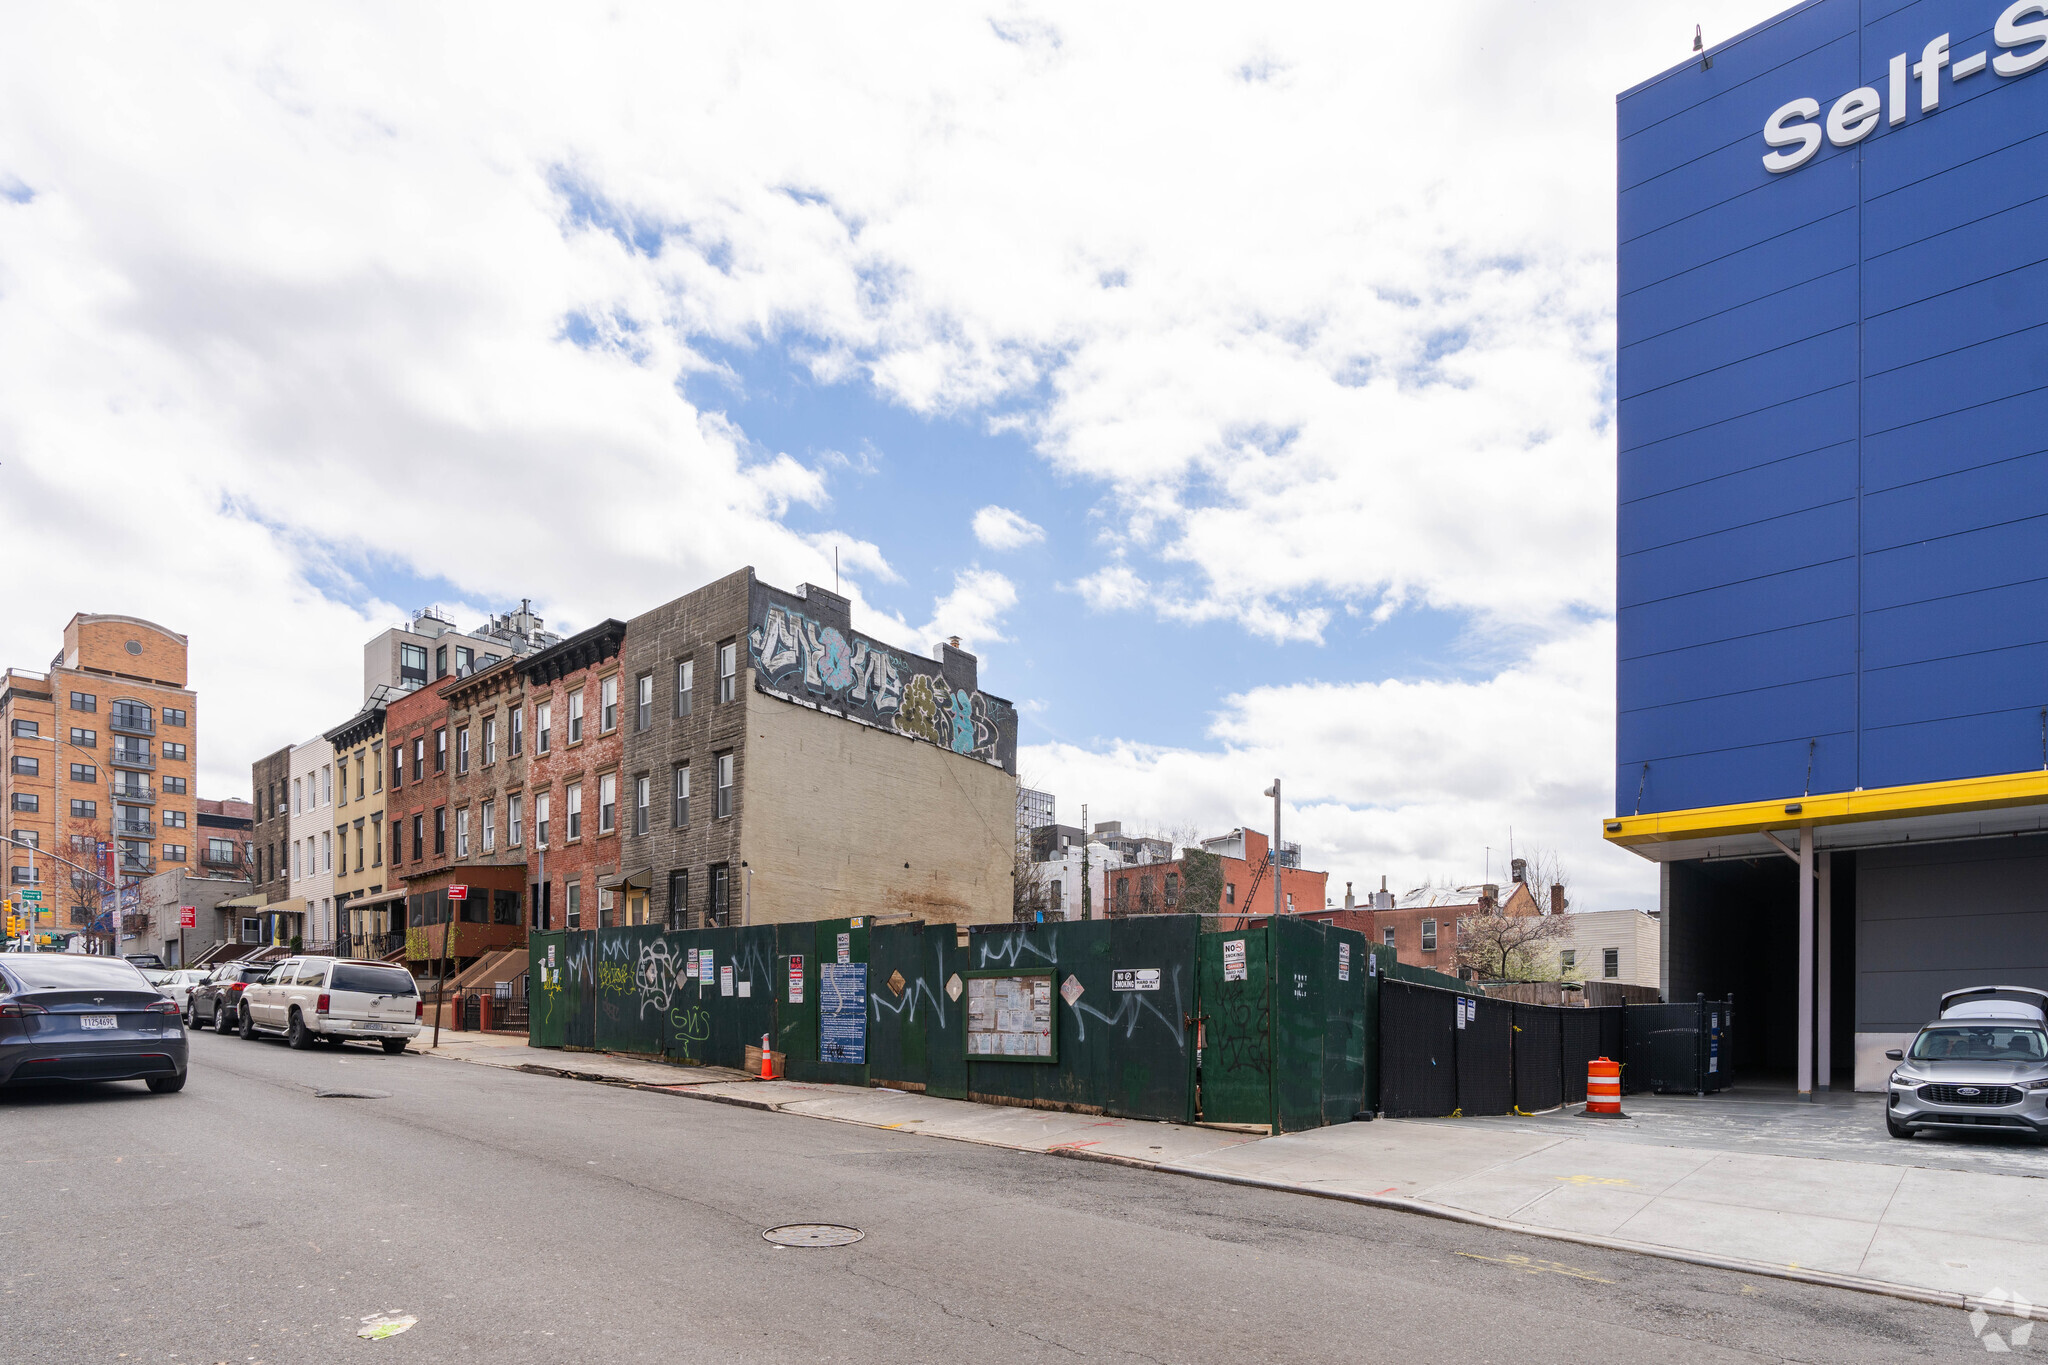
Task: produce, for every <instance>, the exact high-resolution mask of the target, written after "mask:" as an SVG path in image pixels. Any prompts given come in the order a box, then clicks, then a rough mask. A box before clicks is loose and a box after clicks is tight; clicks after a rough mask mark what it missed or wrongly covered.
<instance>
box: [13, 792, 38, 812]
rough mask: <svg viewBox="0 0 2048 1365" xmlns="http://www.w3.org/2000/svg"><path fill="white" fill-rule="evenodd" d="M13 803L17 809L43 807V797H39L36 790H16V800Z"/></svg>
mask: <svg viewBox="0 0 2048 1365" xmlns="http://www.w3.org/2000/svg"><path fill="white" fill-rule="evenodd" d="M12 805H13V808H14V809H15V810H41V809H42V804H41V798H39V797H38V796H37V795H36V794H35V793H34V792H16V793H15V794H14V800H13V803H12Z"/></svg>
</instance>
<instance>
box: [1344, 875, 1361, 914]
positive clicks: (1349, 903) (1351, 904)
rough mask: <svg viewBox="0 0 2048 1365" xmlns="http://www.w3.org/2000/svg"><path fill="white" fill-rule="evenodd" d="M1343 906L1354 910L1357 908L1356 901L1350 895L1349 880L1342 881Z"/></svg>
mask: <svg viewBox="0 0 2048 1365" xmlns="http://www.w3.org/2000/svg"><path fill="white" fill-rule="evenodd" d="M1344 908H1345V909H1346V910H1356V909H1357V908H1358V902H1357V901H1356V900H1355V899H1353V897H1352V895H1351V883H1350V882H1346V883H1344Z"/></svg>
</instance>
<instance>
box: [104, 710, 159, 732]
mask: <svg viewBox="0 0 2048 1365" xmlns="http://www.w3.org/2000/svg"><path fill="white" fill-rule="evenodd" d="M107 728H108V729H109V730H112V731H115V732H116V733H118V734H127V735H153V734H155V733H156V721H155V720H154V719H153V718H152V717H151V716H150V715H149V714H148V713H147V712H137V711H123V710H122V709H121V708H120V707H118V706H117V707H114V708H113V709H112V710H110V711H109V712H108V713H107Z"/></svg>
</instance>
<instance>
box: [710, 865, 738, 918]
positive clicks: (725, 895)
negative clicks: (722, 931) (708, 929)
mask: <svg viewBox="0 0 2048 1365" xmlns="http://www.w3.org/2000/svg"><path fill="white" fill-rule="evenodd" d="M705 923H706V924H709V925H713V926H716V927H718V928H724V927H725V926H726V925H728V924H730V923H732V869H731V868H730V867H728V866H727V865H726V864H724V863H717V864H715V865H713V867H712V869H711V904H710V906H709V908H708V909H707V911H706V914H705Z"/></svg>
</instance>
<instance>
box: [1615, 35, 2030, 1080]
mask: <svg viewBox="0 0 2048 1365" xmlns="http://www.w3.org/2000/svg"><path fill="white" fill-rule="evenodd" d="M1618 112H1619V128H1618V135H1619V205H1618V229H1619V262H1618V276H1619V278H1618V321H1619V351H1618V357H1617V382H1618V408H1619V411H1618V421H1617V433H1618V447H1619V448H1618V459H1619V497H1620V506H1619V517H1618V544H1617V547H1616V553H1617V563H1618V575H1617V585H1618V601H1617V604H1616V610H1617V623H1618V635H1617V638H1618V658H1617V698H1616V700H1617V720H1616V734H1615V752H1616V771H1615V798H1614V799H1615V816H1614V818H1612V819H1611V820H1609V821H1608V822H1607V837H1608V839H1609V840H1610V841H1611V842H1613V843H1616V844H1618V845H1622V846H1625V847H1628V848H1630V849H1632V850H1634V851H1635V852H1637V853H1639V854H1642V855H1644V856H1647V857H1651V858H1654V859H1656V860H1657V861H1659V862H1660V863H1661V864H1662V865H1663V868H1664V878H1663V908H1664V913H1663V921H1664V932H1665V935H1666V945H1665V954H1664V962H1665V971H1666V974H1667V980H1666V986H1667V989H1668V990H1669V991H1670V992H1671V995H1672V997H1673V998H1690V997H1691V996H1692V995H1693V994H1694V993H1696V992H1699V991H1704V992H1706V993H1708V994H1710V995H1719V994H1722V993H1724V992H1727V991H1733V992H1735V993H1736V996H1737V999H1738V1010H1739V1011H1740V1012H1741V1015H1742V1017H1743V1018H1744V1019H1745V1021H1746V1023H1747V1025H1748V1027H1747V1028H1745V1029H1744V1030H1743V1031H1742V1033H1741V1034H1739V1035H1738V1036H1739V1037H1741V1038H1742V1039H1743V1041H1744V1044H1745V1046H1744V1051H1743V1053H1742V1056H1741V1060H1742V1061H1743V1062H1744V1063H1745V1064H1746V1065H1747V1066H1749V1067H1750V1068H1751V1069H1753V1070H1782V1071H1784V1072H1785V1073H1787V1074H1788V1075H1789V1076H1791V1077H1793V1078H1795V1079H1796V1080H1797V1082H1798V1083H1799V1085H1800V1088H1802V1089H1807V1088H1812V1087H1813V1086H1814V1085H1820V1086H1825V1085H1827V1084H1829V1083H1830V1082H1845V1081H1847V1079H1848V1073H1849V1070H1850V1061H1851V1058H1852V1056H1853V1057H1854V1058H1855V1068H1854V1070H1855V1075H1856V1078H1857V1080H1858V1081H1859V1082H1860V1083H1861V1084H1863V1085H1864V1086H1865V1087H1866V1088H1867V1087H1870V1086H1873V1085H1875V1084H1878V1083H1880V1082H1881V1081H1882V1079H1883V1076H1884V1074H1885V1072H1886V1070H1887V1069H1888V1067H1887V1064H1886V1063H1885V1062H1884V1059H1883V1055H1882V1054H1883V1051H1884V1049H1885V1048H1887V1047H1891V1046H1896V1045H1897V1041H1896V1040H1897V1038H1898V1037H1899V1035H1901V1034H1909V1033H1910V1032H1911V1031H1912V1030H1913V1029H1914V1028H1915V1027H1917V1025H1918V1024H1919V1023H1921V1022H1924V1020H1925V1019H1926V1018H1927V1017H1928V1016H1929V1015H1930V1014H1931V1013H1932V1012H1933V1010H1934V1007H1935V1002H1936V999H1937V998H1938V995H1939V993H1940V991H1942V990H1945V989H1952V988H1953V987H1955V986H1958V985H1975V984H1983V983H1985V982H1987V981H1991V980H1999V981H2007V982H2011V983H2013V984H2024V985H2036V986H2043V987H2048V833H2044V831H2048V3H2032V2H2031V0H2021V2H2020V3H2016V4H2015V3H2009V2H2008V0H1920V2H1919V3H1886V2H1885V0H1861V3H1858V0H1816V3H1812V4H1807V5H1802V6H1799V7H1798V8H1795V9H1791V10H1788V11H1786V12H1785V13H1783V14H1781V15H1779V16H1777V17H1776V18H1774V19H1772V20H1770V21H1769V22H1767V23H1765V24H1762V25H1760V26H1758V27H1757V28H1755V29H1752V30H1751V31H1749V32H1747V33H1744V34H1742V35H1740V36H1739V37H1737V38H1735V39H1732V40H1730V41H1729V42H1726V43H1723V44H1721V45H1719V46H1718V47H1715V48H1713V49H1711V50H1710V51H1708V52H1706V53H1704V54H1701V55H1700V56H1697V57H1695V58H1694V59H1692V60H1691V61H1689V62H1687V63H1686V64H1685V65H1683V66H1680V67H1676V68H1673V69H1672V70H1670V71H1667V72H1665V73H1663V74H1662V75H1660V76H1657V77H1655V78H1654V79H1651V80H1649V81H1646V82H1644V83H1643V84H1642V85H1639V86H1637V87H1635V88H1634V89H1631V90H1629V91H1626V92H1625V93H1623V94H1622V95H1621V96H1620V97H1619V100H1618ZM1744 1003H1746V1004H1747V1005H1748V1008H1747V1009H1743V1008H1742V1006H1743V1004H1744ZM1802 1003H1803V1004H1804V1008H1803V1009H1802V1008H1801V1005H1802Z"/></svg>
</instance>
